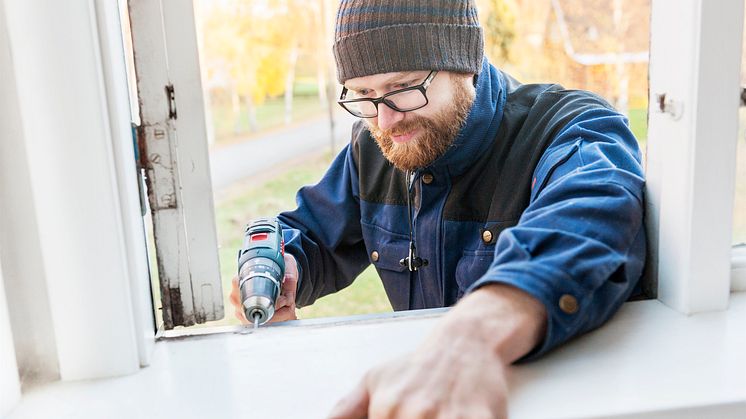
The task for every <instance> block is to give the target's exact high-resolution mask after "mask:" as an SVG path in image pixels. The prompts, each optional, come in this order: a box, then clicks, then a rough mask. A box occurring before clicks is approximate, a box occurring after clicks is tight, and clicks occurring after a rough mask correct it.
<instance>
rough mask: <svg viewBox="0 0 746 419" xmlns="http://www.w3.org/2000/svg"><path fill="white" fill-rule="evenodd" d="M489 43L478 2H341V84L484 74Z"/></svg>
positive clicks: (337, 45)
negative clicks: (379, 77)
mask: <svg viewBox="0 0 746 419" xmlns="http://www.w3.org/2000/svg"><path fill="white" fill-rule="evenodd" d="M483 50H484V40H483V37H482V28H481V27H480V26H479V21H478V20H477V8H476V6H475V5H474V0H341V2H340V5H339V11H338V12H337V26H336V29H335V34H334V58H335V59H336V61H337V79H338V80H339V82H340V83H344V82H345V81H346V80H349V79H351V78H355V77H362V76H369V75H371V74H379V73H389V72H395V71H415V70H449V71H458V72H465V73H474V74H479V70H480V69H481V68H482V55H483Z"/></svg>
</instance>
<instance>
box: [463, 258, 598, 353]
mask: <svg viewBox="0 0 746 419" xmlns="http://www.w3.org/2000/svg"><path fill="white" fill-rule="evenodd" d="M488 284H505V285H510V286H513V287H515V288H518V289H520V290H522V291H524V292H526V293H528V294H529V295H531V296H533V297H534V298H536V299H537V300H539V301H540V302H541V303H542V304H544V307H545V308H546V311H547V330H546V334H545V335H544V339H543V341H542V342H541V343H539V344H538V345H537V346H536V347H535V348H533V349H532V350H531V351H530V352H529V353H528V354H526V355H524V356H523V357H522V358H521V359H519V360H518V361H516V362H525V361H530V360H534V359H536V358H539V357H541V356H542V355H544V354H545V353H546V352H548V351H550V350H551V349H553V348H555V347H556V346H558V345H560V344H562V343H563V342H565V341H567V340H569V339H570V338H572V337H573V336H575V335H577V334H579V333H580V331H581V330H582V329H583V325H584V324H586V323H587V317H588V315H589V307H590V302H591V297H592V292H589V291H588V290H587V289H586V288H584V287H583V286H581V285H580V284H579V283H578V282H577V281H574V280H573V279H572V278H571V277H570V276H569V275H568V274H566V273H565V272H562V271H560V270H555V269H551V268H549V267H547V266H545V265H541V264H537V263H532V262H511V263H506V264H501V265H499V266H497V267H494V268H491V269H489V270H488V271H487V272H486V273H485V274H484V275H483V276H482V277H481V278H480V279H479V280H477V281H476V282H475V283H474V284H472V285H471V286H470V287H469V289H468V290H467V293H470V292H472V291H474V290H476V289H478V288H480V287H483V286H485V285H488Z"/></svg>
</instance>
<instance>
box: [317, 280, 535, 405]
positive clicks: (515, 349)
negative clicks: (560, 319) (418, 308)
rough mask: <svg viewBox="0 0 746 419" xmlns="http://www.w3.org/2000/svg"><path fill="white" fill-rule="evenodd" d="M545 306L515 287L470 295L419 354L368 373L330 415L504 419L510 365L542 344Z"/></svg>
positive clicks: (494, 287)
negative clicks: (506, 371) (507, 374)
mask: <svg viewBox="0 0 746 419" xmlns="http://www.w3.org/2000/svg"><path fill="white" fill-rule="evenodd" d="M545 327H546V311H545V308H544V306H543V305H542V304H541V303H540V302H539V301H537V300H536V299H534V298H533V297H531V296H529V295H528V294H526V293H524V292H523V291H520V290H518V289H516V288H513V287H510V286H507V285H487V286H485V287H482V288H480V289H478V290H476V291H474V292H473V293H471V294H469V295H468V296H466V297H465V298H464V299H463V300H462V301H461V302H459V304H457V305H456V306H455V307H454V308H453V309H452V310H451V311H450V312H449V313H448V314H447V315H445V316H444V317H443V319H442V320H441V322H440V323H439V324H438V325H437V326H436V329H435V330H434V331H433V333H432V334H430V336H429V337H428V338H427V339H426V340H425V342H424V343H423V344H422V345H421V346H420V348H419V349H418V350H417V351H416V352H415V353H413V354H411V355H407V356H405V357H402V358H400V359H397V360H395V361H393V362H389V363H388V364H384V365H382V366H379V367H377V368H374V369H373V370H371V371H369V372H368V373H367V374H366V375H365V377H364V378H363V380H362V382H361V383H360V384H359V385H358V387H357V388H356V389H355V390H354V391H353V392H352V393H350V394H349V395H348V396H347V397H345V398H344V399H343V400H341V401H340V402H339V403H338V404H337V406H336V407H335V409H334V411H333V412H332V413H331V415H330V417H332V418H337V419H353V418H354V419H357V418H361V419H362V418H371V419H379V418H506V417H507V403H506V397H507V384H506V379H505V370H506V368H507V366H508V365H509V364H510V363H512V362H513V361H515V360H517V359H519V358H520V357H521V356H523V355H525V354H526V353H528V352H529V351H530V350H531V349H532V348H533V347H534V346H536V345H537V344H538V343H539V342H541V339H542V337H543V336H544V330H545Z"/></svg>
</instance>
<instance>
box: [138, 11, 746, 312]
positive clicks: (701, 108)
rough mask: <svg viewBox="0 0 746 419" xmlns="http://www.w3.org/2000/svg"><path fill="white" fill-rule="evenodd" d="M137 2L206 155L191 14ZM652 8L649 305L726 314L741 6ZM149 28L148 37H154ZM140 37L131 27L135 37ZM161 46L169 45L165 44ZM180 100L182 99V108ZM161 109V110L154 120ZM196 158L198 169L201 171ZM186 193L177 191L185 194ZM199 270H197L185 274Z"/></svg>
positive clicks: (158, 87) (732, 271)
mask: <svg viewBox="0 0 746 419" xmlns="http://www.w3.org/2000/svg"><path fill="white" fill-rule="evenodd" d="M141 2H142V3H141ZM144 3H145V2H144V1H143V0H131V1H130V7H131V9H132V8H134V9H135V11H136V9H137V7H143V8H144V7H148V8H149V9H148V16H150V18H151V19H152V20H153V21H154V22H155V23H158V22H162V23H163V27H162V30H163V32H164V33H165V34H166V40H167V42H166V43H167V44H168V45H169V47H171V46H172V45H173V46H178V47H179V48H178V49H175V48H168V51H167V60H168V61H169V62H179V63H184V65H180V66H179V69H180V70H182V71H185V72H187V71H191V72H192V73H191V74H192V81H193V82H192V83H186V84H184V85H180V86H178V89H177V91H178V93H177V95H178V96H179V98H178V100H177V103H178V107H179V113H181V109H182V107H185V106H193V107H194V108H193V109H195V110H197V109H199V111H200V112H199V113H198V112H195V113H193V114H192V115H193V116H194V117H193V118H190V120H198V121H199V126H198V128H199V131H198V132H199V133H200V134H199V136H200V138H199V140H200V141H202V144H203V147H204V144H205V143H206V141H205V140H204V139H205V138H206V135H203V132H204V117H203V116H202V115H203V113H202V111H203V109H202V104H203V101H202V96H201V95H202V90H201V86H200V85H199V83H198V81H199V77H198V74H195V73H194V72H198V69H196V65H197V59H196V54H197V47H196V42H195V41H194V39H196V36H195V35H194V34H193V32H191V31H190V30H187V29H185V28H186V27H190V28H193V26H194V17H193V15H192V11H193V5H192V3H191V2H178V1H177V0H162V4H163V8H162V12H163V19H162V20H159V18H158V13H159V12H160V11H161V9H159V8H158V7H157V6H154V5H153V3H158V2H150V4H149V5H148V6H145V5H144ZM138 4H141V6H138ZM651 7H652V10H651V20H652V21H651V48H650V54H651V59H650V93H651V95H650V107H649V128H648V150H647V168H646V171H647V174H646V176H647V202H646V205H647V226H648V232H649V244H650V248H651V249H650V256H649V259H648V264H649V266H648V275H649V277H648V278H653V279H654V292H655V293H656V294H657V298H658V299H660V300H661V301H662V302H664V303H665V304H667V305H668V306H670V307H672V308H674V309H675V310H677V311H679V312H682V313H687V314H690V313H695V312H701V311H712V310H723V309H725V308H727V305H728V297H729V293H730V291H731V282H732V281H731V276H733V278H734V281H733V282H734V287H733V288H734V289H737V288H738V285H737V284H739V283H740V282H739V281H737V280H736V279H737V268H738V267H739V266H740V265H738V260H739V259H737V258H734V257H733V255H736V256H737V255H738V253H739V251H738V250H732V246H731V244H732V243H731V231H732V219H733V214H732V212H733V191H734V188H735V169H736V167H735V166H736V162H735V147H736V141H737V130H738V103H739V92H740V90H739V89H740V87H739V74H740V57H741V53H742V45H741V39H742V33H743V1H742V0H723V1H718V2H712V1H709V2H708V1H706V0H655V1H653V2H652V4H651ZM143 10H145V9H143ZM133 20H135V19H133ZM151 23H152V22H151ZM156 26H157V25H155V24H154V25H153V26H152V28H151V29H150V30H151V31H155V30H156ZM139 30H141V29H138V28H137V27H136V26H134V25H133V33H134V35H133V36H134V37H137V34H136V33H135V32H137V31H139ZM154 33H155V32H153V34H154ZM177 34H181V36H177ZM184 34H187V36H183V35H184ZM154 36H155V35H152V36H150V38H149V39H153V38H154ZM169 39H173V40H174V42H170V43H169V42H168V40H169ZM135 43H136V44H137V41H136V42H135ZM137 48H138V47H137V46H136V49H137ZM150 48H152V51H150V52H152V53H153V55H152V56H151V55H149V58H151V59H153V60H164V59H165V57H166V56H165V55H164V52H165V50H166V48H165V47H161V46H152V43H151V47H150ZM159 50H160V52H158V51H159ZM157 54H160V55H158V56H157V57H156V55H157ZM190 66H194V67H190ZM161 67H165V65H161ZM152 71H155V69H154V66H150V67H148V68H144V67H140V68H139V69H138V72H139V73H141V74H148V76H146V77H140V78H141V79H152V78H162V80H161V81H159V82H156V83H155V84H154V87H153V88H152V90H153V92H154V93H155V97H154V100H157V99H160V100H163V94H162V86H163V85H164V84H165V83H166V82H167V81H168V79H167V78H163V76H161V75H159V74H160V73H157V72H155V73H153V72H152ZM169 71H173V70H172V69H169ZM195 81H196V82H195ZM663 94H665V98H666V99H665V100H666V104H665V107H666V109H664V110H663V111H662V110H661V109H660V108H659V105H658V102H657V101H658V100H659V98H661V97H662V96H661V95H663ZM181 95H188V96H189V97H184V98H183V99H182V97H183V96H181ZM190 101H191V102H190ZM164 109H166V108H165V107H164V106H161V109H160V111H161V112H163V111H164ZM162 118H163V117H162ZM177 121H178V120H177ZM179 123H180V121H179ZM179 141H181V137H180V140H179ZM203 150H204V152H205V157H204V160H203V162H204V166H202V169H204V170H206V168H207V157H206V149H204V148H203ZM177 181H178V179H176V180H173V182H177ZM205 188H206V189H205V191H204V195H203V196H205V197H208V196H212V195H211V194H210V193H209V185H207V186H206V187H205ZM189 193H190V192H189V191H185V195H189ZM206 212H207V211H205V213H206ZM184 223H185V225H186V226H187V228H194V227H193V225H194V224H197V223H202V224H204V225H210V226H212V225H213V223H212V221H206V220H204V221H199V220H198V219H194V218H190V217H186V218H185V220H184ZM156 235H158V232H156ZM161 248H162V247H161ZM161 248H159V252H160V251H161ZM173 249H174V248H171V249H170V251H173ZM215 249H216V248H215V247H214V246H213V247H212V248H211V249H206V248H203V250H204V253H203V254H211V255H215V254H216V251H215ZM165 251H169V249H165ZM199 266H200V265H199V263H198V262H195V263H194V264H193V265H192V266H191V268H192V269H196V268H198V267H199ZM731 266H733V268H732V267H731ZM205 270H207V269H206V268H205Z"/></svg>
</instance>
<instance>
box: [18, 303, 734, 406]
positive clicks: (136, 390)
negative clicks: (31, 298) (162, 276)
mask: <svg viewBox="0 0 746 419" xmlns="http://www.w3.org/2000/svg"><path fill="white" fill-rule="evenodd" d="M440 315H441V313H439V312H428V313H418V314H410V315H405V316H401V314H399V315H398V316H397V318H394V319H390V318H381V317H380V316H379V317H368V318H363V320H362V321H361V320H360V318H358V319H357V321H349V319H348V321H332V322H323V321H321V322H319V321H300V322H297V323H290V325H289V326H290V327H270V328H265V329H261V330H260V331H259V332H257V333H248V334H242V333H240V332H238V330H239V329H238V328H233V329H231V330H226V331H227V332H232V333H220V334H212V335H205V336H192V337H187V338H182V339H169V340H161V341H159V342H158V343H157V344H156V349H155V353H154V354H153V361H152V364H151V366H150V367H148V368H145V369H142V370H141V371H139V372H138V373H137V374H134V375H131V376H126V377H119V378H112V379H105V380H95V381H83V382H64V383H62V382H58V383H53V384H49V385H45V386H41V387H38V388H35V389H32V390H31V391H29V392H28V393H27V394H25V395H24V396H23V398H22V399H21V402H20V404H19V405H18V406H17V407H16V409H15V410H14V411H13V412H12V414H11V415H10V418H13V419H17V418H27V417H51V416H54V417H57V418H100V417H107V418H133V417H181V418H201V417H247V416H251V417H265V416H272V417H281V418H295V417H298V418H308V417H323V416H324V415H325V414H326V413H328V411H329V410H330V409H331V407H332V406H333V405H334V403H335V402H336V400H337V399H338V398H340V397H341V396H342V395H344V394H345V393H346V391H347V390H348V389H350V388H352V386H353V385H354V384H355V383H356V382H357V381H358V380H359V378H360V377H361V376H362V374H363V373H364V372H365V371H366V370H367V369H368V368H369V367H371V366H373V365H375V364H378V363H380V362H382V361H384V360H386V359H388V358H391V357H392V356H395V355H398V354H401V353H405V352H407V351H410V350H412V349H414V348H415V347H416V346H417V344H418V342H420V341H421V340H422V338H423V337H424V336H425V334H426V333H427V332H428V330H430V329H431V328H432V327H433V325H434V324H435V323H436V321H437V318H438V317H439V316H440ZM330 325H334V326H335V327H329V326H330ZM295 326H297V327H295ZM744 354H746V293H735V294H732V295H731V304H730V309H729V310H728V311H725V312H715V313H705V314H698V315H693V316H684V315H681V314H679V313H677V312H675V311H673V310H671V309H669V308H667V307H666V306H664V305H663V304H661V303H660V302H658V301H656V300H649V301H639V302H631V303H628V304H625V305H624V306H623V307H622V309H621V311H620V312H619V314H618V315H617V316H615V317H614V319H613V320H612V321H611V322H610V323H609V324H607V325H606V326H605V327H603V328H601V329H600V330H598V331H596V332H593V333H590V334H588V335H586V336H583V337H581V338H579V339H576V340H574V341H573V342H570V343H569V344H567V345H565V346H563V347H562V348H560V349H558V350H556V351H554V352H552V353H550V354H549V355H547V356H546V357H544V358H543V359H541V360H539V361H536V362H533V363H529V364H525V365H520V366H516V367H513V368H512V371H511V378H510V388H511V393H510V417H511V418H518V419H520V418H529V417H531V418H535V417H542V418H598V417H614V418H627V417H630V418H631V417H636V418H637V417H643V418H661V417H676V418H689V417H691V418H694V417H718V418H730V417H733V418H735V417H744V412H746V355H744ZM537 400H540V401H541V403H537Z"/></svg>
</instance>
